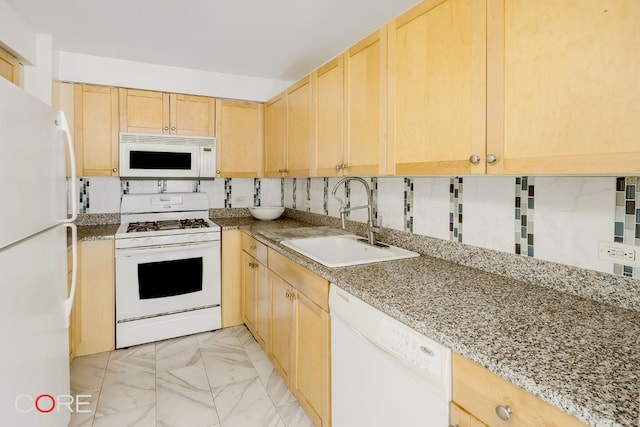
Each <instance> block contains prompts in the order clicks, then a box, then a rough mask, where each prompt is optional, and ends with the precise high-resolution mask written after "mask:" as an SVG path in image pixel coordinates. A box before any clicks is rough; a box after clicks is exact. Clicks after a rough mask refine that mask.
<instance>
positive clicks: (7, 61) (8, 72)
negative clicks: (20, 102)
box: [0, 48, 23, 87]
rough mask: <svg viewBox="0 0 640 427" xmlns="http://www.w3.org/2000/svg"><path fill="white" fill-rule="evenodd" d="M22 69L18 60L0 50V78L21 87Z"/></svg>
mask: <svg viewBox="0 0 640 427" xmlns="http://www.w3.org/2000/svg"><path fill="white" fill-rule="evenodd" d="M22 74H23V67H22V64H21V63H20V61H18V58H16V57H15V56H13V55H11V54H10V53H9V52H7V51H6V50H4V49H1V48H0V77H3V78H5V79H7V80H9V81H10V82H11V83H13V84H15V85H17V86H20V87H22Z"/></svg>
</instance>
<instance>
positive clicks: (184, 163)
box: [129, 150, 192, 171]
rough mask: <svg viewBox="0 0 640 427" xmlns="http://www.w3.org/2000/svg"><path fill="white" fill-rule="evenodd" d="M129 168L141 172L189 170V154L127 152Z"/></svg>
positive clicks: (190, 165) (190, 161)
mask: <svg viewBox="0 0 640 427" xmlns="http://www.w3.org/2000/svg"><path fill="white" fill-rule="evenodd" d="M129 168H130V169H142V170H158V169H167V170H186V171H188V170H190V169H191V168H192V160H191V153H180V152H168V151H142V150H131V151H129Z"/></svg>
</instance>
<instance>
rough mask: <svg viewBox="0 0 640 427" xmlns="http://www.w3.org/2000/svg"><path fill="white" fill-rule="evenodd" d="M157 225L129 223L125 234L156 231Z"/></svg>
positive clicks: (143, 222) (151, 223) (153, 223)
mask: <svg viewBox="0 0 640 427" xmlns="http://www.w3.org/2000/svg"><path fill="white" fill-rule="evenodd" d="M157 229H158V224H156V222H155V221H140V222H130V223H129V225H127V233H138V232H143V231H156V230H157Z"/></svg>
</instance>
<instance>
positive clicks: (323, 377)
mask: <svg viewBox="0 0 640 427" xmlns="http://www.w3.org/2000/svg"><path fill="white" fill-rule="evenodd" d="M295 301H296V323H295V339H294V342H295V355H296V362H295V375H293V378H292V379H293V383H292V389H293V392H294V394H295V395H296V396H297V397H298V400H299V401H300V403H301V404H302V406H303V407H304V408H305V409H306V411H307V413H308V414H309V415H310V417H311V419H312V420H313V422H314V423H315V425H318V426H320V425H327V424H328V421H329V416H330V414H329V381H330V380H329V377H330V371H329V357H330V356H329V330H330V328H329V314H328V313H327V312H326V311H324V310H322V309H321V308H320V307H318V306H317V305H316V304H314V303H313V302H312V301H311V300H310V299H308V298H307V297H306V296H305V295H304V294H302V293H301V292H296V293H295ZM322 421H324V422H322Z"/></svg>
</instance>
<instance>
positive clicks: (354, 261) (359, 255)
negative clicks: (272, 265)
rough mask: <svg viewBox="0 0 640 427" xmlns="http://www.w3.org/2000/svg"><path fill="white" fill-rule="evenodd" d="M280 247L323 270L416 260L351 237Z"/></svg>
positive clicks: (391, 248)
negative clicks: (316, 262) (314, 262)
mask: <svg viewBox="0 0 640 427" xmlns="http://www.w3.org/2000/svg"><path fill="white" fill-rule="evenodd" d="M280 243H281V244H283V245H284V246H286V247H288V248H291V249H293V250H294V251H296V252H298V253H299V254H301V255H304V256H306V257H308V258H311V259H312V260H314V261H318V262H319V263H320V264H322V265H325V266H327V267H346V266H349V265H358V264H369V263H373V262H380V261H392V260H397V259H404V258H413V257H417V256H420V254H418V253H416V252H412V251H408V250H406V249H402V248H398V247H396V246H389V245H382V246H371V245H369V244H368V243H367V241H366V239H363V238H362V237H360V236H356V235H353V234H343V235H338V236H324V237H310V238H305V239H287V240H283V241H281V242H280Z"/></svg>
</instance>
